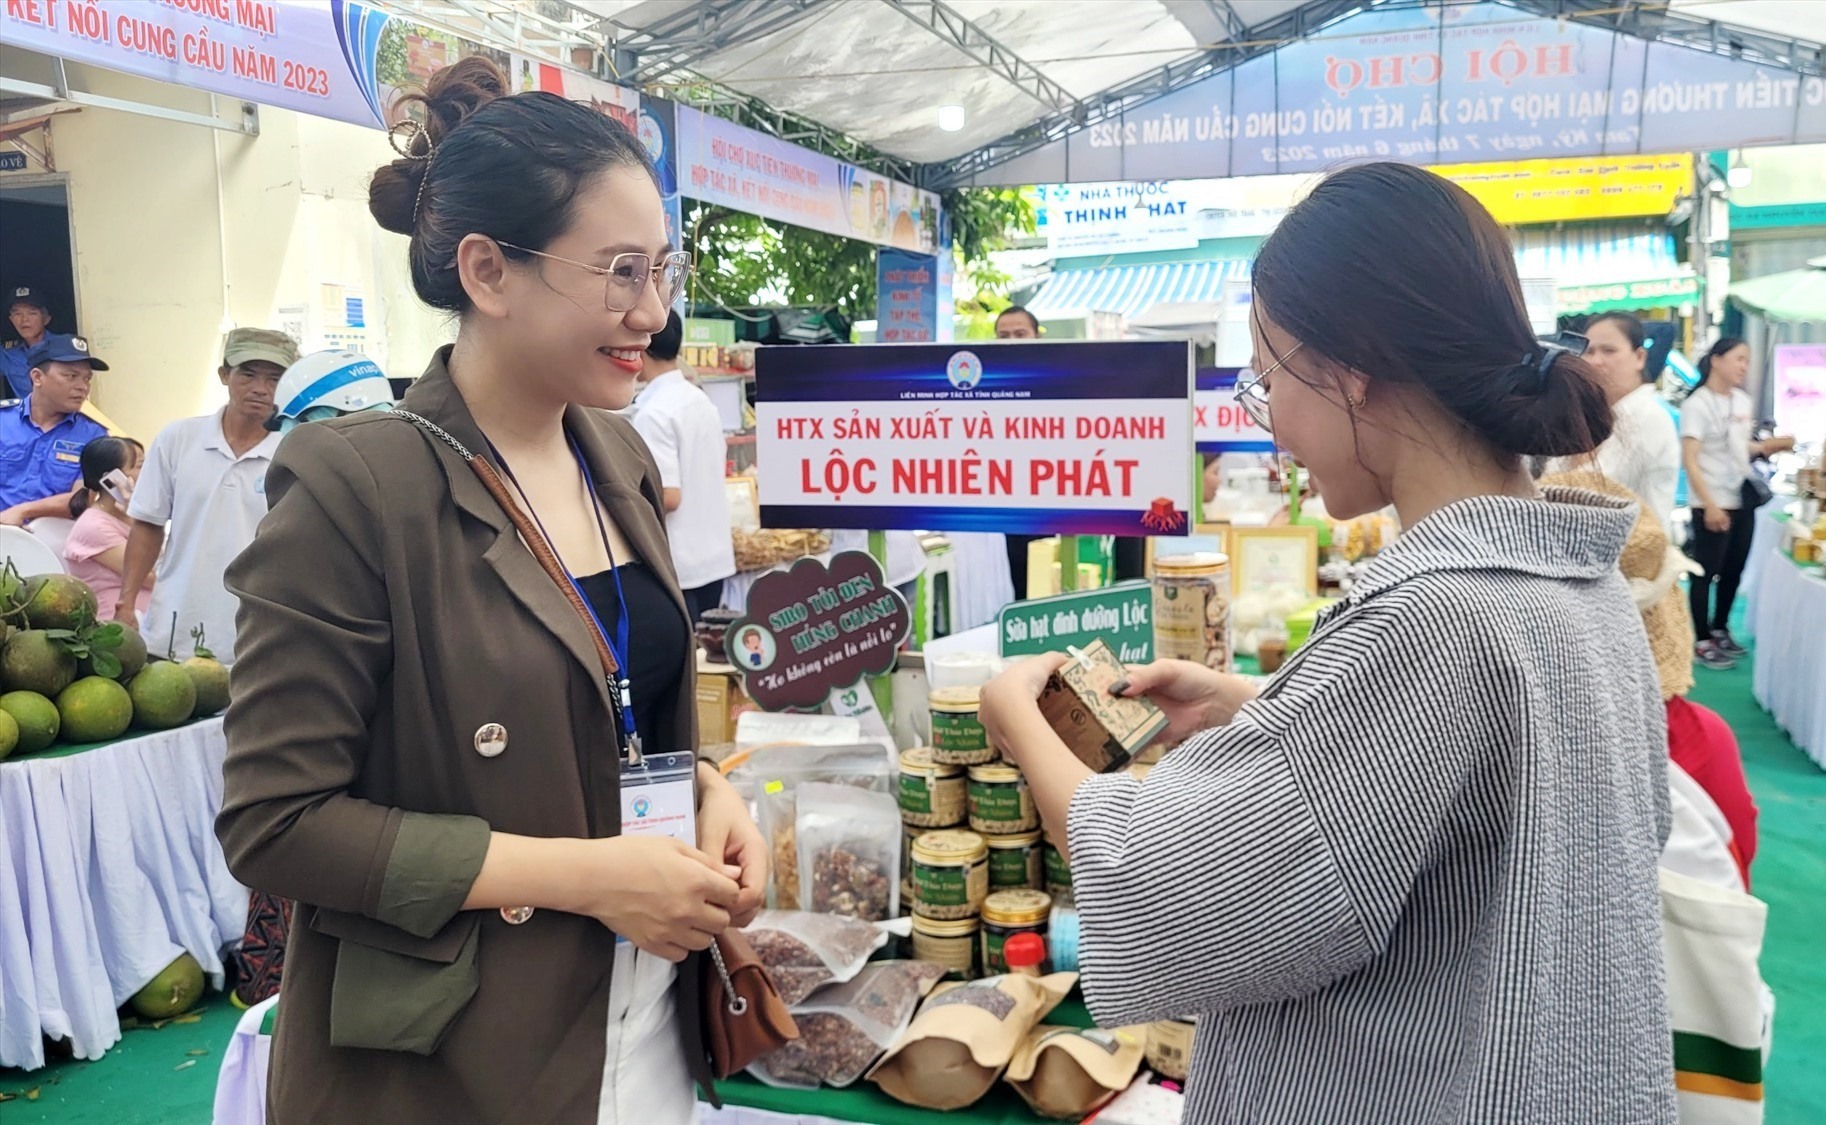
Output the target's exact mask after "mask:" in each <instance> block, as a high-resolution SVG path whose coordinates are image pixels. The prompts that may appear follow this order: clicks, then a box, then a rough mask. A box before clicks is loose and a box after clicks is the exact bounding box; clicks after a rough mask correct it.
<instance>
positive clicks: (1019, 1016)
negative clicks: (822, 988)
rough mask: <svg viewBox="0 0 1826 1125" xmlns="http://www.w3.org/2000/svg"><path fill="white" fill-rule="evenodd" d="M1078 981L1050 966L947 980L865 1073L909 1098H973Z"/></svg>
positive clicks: (947, 1105)
mask: <svg viewBox="0 0 1826 1125" xmlns="http://www.w3.org/2000/svg"><path fill="white" fill-rule="evenodd" d="M1076 983H1078V974H1077V973H1054V974H1052V975H1051V976H1045V977H1030V976H1018V975H1017V976H1001V977H990V978H988V979H987V980H979V981H972V982H970V983H968V984H958V985H947V986H945V987H943V988H941V989H939V990H938V991H936V992H934V993H933V994H932V998H931V999H930V1000H927V1001H926V1004H925V1006H924V1007H923V1008H921V1009H920V1011H919V1015H918V1017H917V1018H915V1019H914V1020H913V1025H912V1026H911V1027H909V1028H908V1029H907V1031H906V1034H904V1035H902V1036H901V1037H900V1038H899V1039H898V1040H896V1041H895V1043H894V1046H893V1047H892V1048H890V1049H889V1051H888V1053H887V1054H886V1055H885V1056H884V1057H883V1058H882V1060H881V1061H880V1062H879V1063H876V1064H875V1069H874V1070H872V1071H870V1072H869V1080H870V1081H871V1082H874V1083H875V1084H876V1085H877V1086H880V1087H881V1088H882V1090H883V1091H884V1092H885V1093H887V1094H888V1095H889V1096H890V1097H893V1098H894V1099H896V1100H898V1101H902V1102H905V1103H907V1104H908V1105H914V1106H923V1107H925V1108H927V1109H962V1108H964V1107H965V1106H968V1105H974V1104H975V1103H976V1102H977V1101H978V1100H979V1099H981V1098H982V1096H983V1095H984V1094H986V1093H988V1092H989V1088H990V1087H991V1086H993V1085H995V1080H996V1079H997V1078H998V1077H999V1076H1000V1075H1001V1073H1002V1071H1003V1069H1004V1068H1006V1067H1007V1066H1008V1063H1009V1060H1010V1059H1012V1058H1013V1057H1014V1053H1015V1050H1016V1049H1017V1048H1018V1047H1020V1045H1021V1041H1022V1040H1024V1039H1025V1038H1026V1037H1027V1033H1028V1032H1030V1031H1032V1030H1033V1028H1034V1026H1035V1025H1036V1024H1038V1023H1039V1022H1040V1021H1041V1020H1042V1019H1044V1018H1046V1014H1047V1013H1048V1012H1050V1011H1052V1010H1053V1009H1054V1008H1056V1007H1058V1006H1059V1001H1061V1000H1063V999H1065V997H1066V994H1067V993H1069V992H1070V991H1071V989H1072V985H1074V984H1076Z"/></svg>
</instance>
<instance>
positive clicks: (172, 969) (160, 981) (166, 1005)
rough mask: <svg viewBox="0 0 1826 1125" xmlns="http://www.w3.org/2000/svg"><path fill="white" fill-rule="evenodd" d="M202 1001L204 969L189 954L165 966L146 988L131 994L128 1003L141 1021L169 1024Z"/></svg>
mask: <svg viewBox="0 0 1826 1125" xmlns="http://www.w3.org/2000/svg"><path fill="white" fill-rule="evenodd" d="M202 998H203V966H201V965H199V964H197V959H196V958H195V957H192V956H191V955H190V954H188V953H185V954H183V955H181V956H180V957H179V958H178V959H177V960H176V961H173V962H172V963H171V964H169V965H166V966H165V968H164V969H163V970H162V971H161V972H160V973H159V975H158V976H156V977H153V978H152V980H151V981H150V982H148V983H147V985H146V987H144V988H142V989H140V990H139V991H138V992H135V993H134V994H133V999H131V1000H129V1001H127V1003H129V1004H131V1005H133V1010H134V1011H135V1012H137V1013H138V1014H139V1017H140V1018H141V1019H147V1020H168V1019H170V1018H171V1017H172V1016H181V1015H183V1014H184V1013H185V1012H188V1011H189V1010H190V1009H192V1008H194V1007H196V1004H197V1001H198V1000H201V999H202Z"/></svg>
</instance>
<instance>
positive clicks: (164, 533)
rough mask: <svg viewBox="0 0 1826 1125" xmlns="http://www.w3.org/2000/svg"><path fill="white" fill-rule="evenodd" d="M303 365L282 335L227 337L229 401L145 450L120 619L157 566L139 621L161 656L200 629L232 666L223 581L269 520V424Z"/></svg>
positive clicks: (181, 650) (231, 628)
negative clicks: (286, 383) (282, 384)
mask: <svg viewBox="0 0 1826 1125" xmlns="http://www.w3.org/2000/svg"><path fill="white" fill-rule="evenodd" d="M297 359H298V345H297V344H295V343H294V342H293V341H292V338H291V337H290V336H287V335H285V334H284V333H283V332H276V331H273V330H271V329H266V328H237V329H235V330H234V331H232V332H230V333H229V334H228V339H227V340H226V341H225V342H224V344H223V348H222V366H221V369H220V370H219V371H218V372H217V374H218V375H219V376H220V377H221V380H222V385H223V386H225V387H227V388H228V405H227V406H225V407H223V408H222V409H221V410H219V411H217V412H216V413H214V414H205V415H203V416H202V417H201V418H186V419H184V420H183V421H181V422H173V423H172V424H171V425H169V426H167V427H165V430H164V431H163V432H162V433H160V434H159V436H158V437H156V438H154V439H153V442H152V447H151V448H150V449H148V450H147V451H146V464H145V467H144V468H143V469H141V470H140V478H139V483H138V485H136V486H135V488H134V490H133V502H132V504H131V505H129V506H128V508H127V515H128V516H130V517H131V518H132V519H133V530H132V531H131V532H130V533H129V535H128V537H127V558H126V564H125V566H124V567H123V570H122V574H121V595H120V605H119V606H118V607H117V608H116V610H115V614H114V616H115V620H117V621H122V622H125V623H128V624H132V623H133V607H134V604H135V603H136V602H137V600H138V599H139V592H140V588H141V587H142V586H143V585H144V584H145V582H146V576H147V574H149V573H150V572H151V571H152V567H153V563H154V561H155V560H156V561H157V563H158V578H157V581H156V582H155V583H154V584H153V590H152V604H151V605H150V606H149V607H148V608H147V610H146V618H145V621H144V622H143V623H141V629H142V631H143V632H144V634H145V638H146V648H147V649H148V650H149V651H151V652H152V653H154V654H157V655H163V654H165V653H166V652H167V651H170V652H173V653H175V654H176V655H177V656H178V657H179V658H180V659H181V658H183V657H185V656H188V655H189V654H190V651H191V647H192V645H191V641H190V636H191V631H192V630H193V629H196V628H198V627H199V626H200V627H201V628H202V629H203V632H204V639H205V641H206V642H207V643H208V646H209V648H210V650H211V651H212V652H214V653H215V655H216V658H217V659H218V660H220V661H222V662H223V663H224V664H232V663H233V662H234V658H235V608H236V601H235V596H234V595H233V594H231V593H229V592H228V588H227V587H226V586H224V585H223V583H222V575H223V572H224V571H225V570H227V569H228V564H229V563H230V562H232V561H234V558H235V556H237V555H239V554H240V553H241V552H242V550H243V549H245V548H246V547H247V545H248V544H249V543H252V542H253V540H254V532H255V530H256V529H258V528H259V526H260V520H261V518H262V517H263V516H265V515H266V470H267V466H268V465H270V464H271V463H272V459H273V454H274V453H276V452H278V449H279V434H278V433H276V432H273V431H269V430H268V429H267V422H268V421H269V420H270V419H271V418H272V417H273V409H274V407H273V403H274V393H275V391H276V390H277V388H278V386H279V377H280V376H281V375H283V374H285V369H286V368H288V367H290V366H291V365H292V364H293V363H295V362H296V361H297ZM167 540H169V542H167ZM161 551H162V552H163V553H162V554H161ZM174 622H175V625H174Z"/></svg>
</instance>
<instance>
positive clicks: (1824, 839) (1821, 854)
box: [0, 661, 1826, 1125]
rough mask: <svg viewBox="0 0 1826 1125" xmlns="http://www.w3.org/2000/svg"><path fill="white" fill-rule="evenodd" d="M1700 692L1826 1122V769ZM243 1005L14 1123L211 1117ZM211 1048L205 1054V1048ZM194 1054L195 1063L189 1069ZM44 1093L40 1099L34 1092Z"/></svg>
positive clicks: (202, 1120) (1799, 1050) (36, 1086)
mask: <svg viewBox="0 0 1826 1125" xmlns="http://www.w3.org/2000/svg"><path fill="white" fill-rule="evenodd" d="M1697 674H1698V677H1699V684H1698V686H1697V687H1696V688H1695V689H1694V690H1693V699H1694V700H1695V701H1697V702H1699V703H1703V704H1705V705H1706V706H1708V707H1710V708H1712V709H1713V710H1715V711H1717V712H1718V713H1719V714H1721V715H1723V716H1724V717H1725V719H1726V720H1727V721H1729V722H1730V724H1731V727H1732V729H1734V730H1735V731H1736V732H1737V738H1738V741H1739V743H1740V744H1741V746H1742V747H1743V755H1744V769H1745V771H1746V772H1747V773H1748V774H1749V777H1750V788H1751V790H1752V791H1753V792H1754V793H1755V795H1756V802H1757V805H1758V806H1759V807H1760V809H1761V814H1762V815H1761V819H1760V821H1759V826H1758V829H1759V830H1758V836H1759V843H1758V847H1757V853H1756V861H1755V865H1754V866H1753V867H1752V868H1751V873H1750V877H1751V879H1752V881H1753V882H1754V884H1755V885H1754V890H1755V892H1756V894H1757V895H1758V896H1759V897H1760V898H1762V899H1763V900H1764V901H1766V902H1767V903H1768V904H1769V933H1768V940H1767V942H1766V943H1765V945H1764V949H1763V976H1764V978H1765V979H1766V980H1767V981H1768V982H1769V987H1770V988H1771V989H1773V990H1774V991H1775V996H1776V1013H1775V1051H1774V1054H1773V1055H1772V1057H1771V1058H1770V1060H1769V1069H1768V1074H1767V1084H1766V1088H1767V1096H1768V1113H1767V1122H1768V1125H1814V1123H1816V1122H1821V1121H1826V1067H1823V1066H1822V1065H1821V1062H1822V1060H1826V957H1822V956H1821V954H1820V950H1821V948H1822V945H1821V939H1820V935H1821V934H1826V895H1823V894H1822V890H1823V889H1826V772H1822V771H1821V770H1820V769H1819V767H1817V766H1815V765H1814V764H1813V763H1812V762H1810V761H1809V760H1808V759H1807V758H1806V756H1805V755H1803V754H1802V753H1801V752H1800V751H1799V750H1798V749H1796V748H1795V746H1794V744H1793V743H1791V742H1789V741H1788V739H1787V737H1786V736H1784V735H1783V734H1782V732H1781V731H1780V730H1779V729H1777V728H1776V726H1775V724H1774V723H1773V722H1772V721H1771V720H1770V718H1769V716H1768V715H1767V714H1765V713H1764V712H1763V710H1762V709H1761V708H1760V707H1758V706H1757V705H1756V701H1755V699H1753V698H1752V696H1751V694H1750V665H1749V661H1744V662H1743V663H1742V664H1741V665H1740V666H1739V667H1738V668H1737V669H1736V670H1734V671H1729V672H1710V671H1707V670H1705V669H1700V670H1698V673H1697ZM239 1015H240V1013H239V1012H237V1011H235V1010H234V1009H233V1008H232V1007H230V1006H229V1005H228V1003H227V1002H226V1001H225V1000H224V999H223V998H221V997H219V996H216V997H211V998H210V1001H209V1003H208V1004H207V1006H206V1007H205V1008H204V1009H203V1018H202V1020H201V1022H198V1023H193V1024H168V1025H166V1026H165V1027H164V1028H162V1029H160V1030H157V1031H154V1030H150V1029H147V1030H138V1031H130V1032H128V1033H127V1034H126V1036H125V1037H124V1038H123V1039H122V1040H121V1041H120V1043H119V1044H118V1045H116V1046H115V1047H114V1049H113V1050H111V1051H109V1052H108V1056H107V1057H106V1058H105V1059H102V1060H100V1061H99V1062H70V1061H65V1062H61V1063H53V1064H51V1065H50V1066H47V1067H45V1068H44V1069H42V1070H38V1071H34V1072H32V1073H29V1074H26V1073H21V1072H20V1071H17V1070H5V1069H0V1094H11V1095H19V1097H18V1099H17V1100H13V1101H8V1102H5V1103H4V1104H3V1105H0V1122H4V1123H5V1125H207V1123H208V1122H209V1119H210V1109H211V1106H212V1104H213V1101H214V1093H215V1079H216V1070H217V1068H218V1067H219V1066H220V1065H221V1060H222V1052H223V1050H224V1049H225V1048H226V1047H227V1045H228V1041H229V1037H230V1036H231V1035H232V1034H233V1032H234V1027H235V1021H236V1019H237V1018H238V1017H239ZM196 1051H201V1052H204V1053H203V1054H200V1055H198V1054H193V1053H192V1052H196ZM192 1062H194V1064H195V1065H190V1066H186V1065H185V1064H186V1063H192ZM32 1091H36V1093H37V1097H36V1099H35V1100H30V1099H29V1097H28V1095H29V1094H30V1093H31V1092H32Z"/></svg>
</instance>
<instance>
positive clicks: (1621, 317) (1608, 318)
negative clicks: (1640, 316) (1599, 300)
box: [1585, 312, 1648, 351]
mask: <svg viewBox="0 0 1826 1125" xmlns="http://www.w3.org/2000/svg"><path fill="white" fill-rule="evenodd" d="M1606 322H1609V323H1611V324H1614V325H1616V326H1617V331H1619V332H1621V333H1623V338H1624V339H1626V340H1628V341H1629V346H1630V347H1632V348H1634V349H1636V350H1637V351H1641V350H1642V345H1643V344H1645V343H1647V342H1648V330H1647V329H1645V328H1643V327H1642V322H1641V321H1640V320H1637V319H1636V318H1635V317H1633V316H1631V315H1630V314H1629V313H1626V312H1607V313H1599V314H1598V315H1597V316H1594V317H1592V318H1591V319H1590V320H1588V321H1586V322H1585V333H1586V335H1590V334H1591V330H1592V329H1593V328H1595V327H1597V326H1598V325H1600V324H1604V323H1606Z"/></svg>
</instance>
